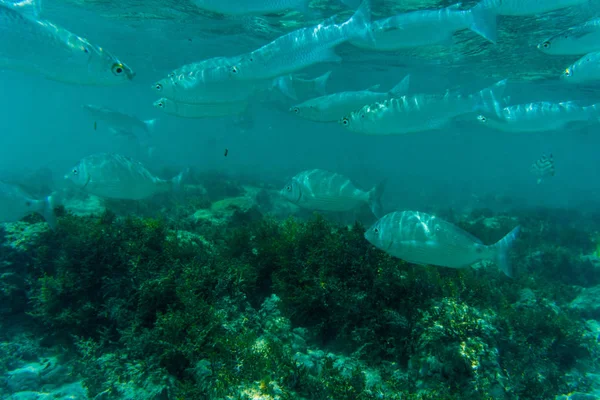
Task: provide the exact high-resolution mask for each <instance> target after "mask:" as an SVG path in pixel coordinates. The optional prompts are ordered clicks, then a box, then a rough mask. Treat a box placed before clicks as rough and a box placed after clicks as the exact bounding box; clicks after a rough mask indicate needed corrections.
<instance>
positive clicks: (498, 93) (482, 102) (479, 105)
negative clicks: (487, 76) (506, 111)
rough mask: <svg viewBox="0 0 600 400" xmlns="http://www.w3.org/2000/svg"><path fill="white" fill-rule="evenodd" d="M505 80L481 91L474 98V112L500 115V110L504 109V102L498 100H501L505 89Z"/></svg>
mask: <svg viewBox="0 0 600 400" xmlns="http://www.w3.org/2000/svg"><path fill="white" fill-rule="evenodd" d="M506 81H507V80H506V79H503V80H501V81H498V82H496V83H495V84H493V85H492V86H490V87H488V88H485V89H483V90H481V91H480V92H479V93H477V94H476V95H475V96H476V97H477V99H476V100H477V101H476V103H475V110H474V111H483V112H488V113H491V112H493V113H495V114H496V115H500V112H501V110H502V108H503V107H504V105H503V104H504V101H503V100H498V99H501V98H502V95H503V94H504V90H505V89H506Z"/></svg>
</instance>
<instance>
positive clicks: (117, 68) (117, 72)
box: [111, 63, 125, 75]
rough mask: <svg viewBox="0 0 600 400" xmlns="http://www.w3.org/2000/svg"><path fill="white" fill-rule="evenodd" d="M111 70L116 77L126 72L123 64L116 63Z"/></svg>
mask: <svg viewBox="0 0 600 400" xmlns="http://www.w3.org/2000/svg"><path fill="white" fill-rule="evenodd" d="M111 70H112V72H113V74H115V75H121V74H122V73H123V72H124V71H125V70H124V69H123V64H121V63H114V64H113V66H112V68H111Z"/></svg>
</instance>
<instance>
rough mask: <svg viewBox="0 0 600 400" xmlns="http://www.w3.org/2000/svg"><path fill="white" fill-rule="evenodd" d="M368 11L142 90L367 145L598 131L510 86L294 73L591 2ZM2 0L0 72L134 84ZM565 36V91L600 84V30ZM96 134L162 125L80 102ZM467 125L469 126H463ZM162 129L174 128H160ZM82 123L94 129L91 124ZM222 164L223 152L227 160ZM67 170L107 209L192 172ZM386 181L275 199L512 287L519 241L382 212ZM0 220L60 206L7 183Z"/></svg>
mask: <svg viewBox="0 0 600 400" xmlns="http://www.w3.org/2000/svg"><path fill="white" fill-rule="evenodd" d="M370 1H371V0H363V1H362V2H360V4H358V3H356V2H354V1H348V0H346V1H342V2H341V3H342V4H343V7H352V8H354V11H353V12H352V13H351V14H350V16H349V17H348V18H345V19H344V18H340V17H339V16H338V15H334V16H331V17H329V18H323V20H322V22H320V23H318V24H316V25H313V26H304V27H301V28H298V29H296V30H293V31H291V32H288V33H286V34H283V35H281V36H280V37H277V38H275V39H274V40H272V41H271V42H268V43H265V44H263V45H262V46H259V47H257V48H255V49H253V50H251V51H248V52H246V53H243V54H237V55H217V56H215V57H212V58H208V59H204V60H197V61H195V62H192V63H189V64H186V65H181V66H179V67H177V68H176V69H174V70H173V71H171V72H170V73H168V74H167V75H166V76H162V77H156V81H154V83H152V84H150V83H149V84H148V89H149V90H151V91H152V92H153V93H154V94H155V95H156V100H155V101H154V102H153V104H152V105H153V106H154V108H155V109H156V110H159V111H160V112H162V113H164V114H168V115H170V116H173V117H178V118H193V119H202V118H227V117H236V116H241V115H248V114H251V113H252V109H251V107H249V105H251V104H252V103H253V102H255V101H260V100H261V99H262V100H265V99H269V100H270V101H274V102H276V103H279V104H280V105H283V106H282V107H283V109H285V110H286V111H287V112H288V114H289V115H291V116H292V117H291V118H296V117H298V118H302V119H305V120H309V121H312V122H314V123H320V124H328V123H329V124H331V123H333V126H336V127H341V128H339V129H346V130H348V131H352V132H355V133H357V134H363V135H404V134H413V133H416V132H422V131H429V130H440V129H444V128H446V127H448V126H450V125H451V124H453V123H454V122H455V121H456V120H457V119H458V118H461V117H463V118H464V117H465V116H466V117H468V118H472V120H473V123H479V124H480V125H481V126H485V127H488V128H490V129H493V130H499V131H504V132H511V133H525V132H544V131H552V130H559V129H564V128H566V127H569V126H572V125H573V126H586V125H590V124H597V123H598V121H599V120H600V103H597V104H581V103H579V102H575V101H571V100H570V99H563V101H560V102H551V101H539V100H537V99H536V100H535V101H532V102H529V103H523V104H512V103H511V102H510V99H509V98H506V97H504V91H505V88H506V85H507V80H506V79H497V80H496V82H495V83H493V84H491V85H489V86H488V87H482V88H480V89H478V90H476V91H473V92H471V93H459V92H453V91H446V92H445V93H438V94H435V93H434V94H431V93H418V92H417V91H415V90H412V88H411V84H410V77H409V76H408V75H407V76H404V77H402V76H399V77H398V79H397V81H396V82H398V83H397V84H396V85H395V86H393V87H391V88H390V87H388V88H385V89H381V88H380V86H379V85H375V86H372V87H369V88H364V89H363V90H347V91H342V92H336V93H329V92H328V90H327V82H328V79H329V77H330V75H331V74H332V73H335V72H334V71H333V72H332V71H328V72H326V73H325V74H323V75H321V76H316V77H310V76H306V75H305V74H304V73H303V72H302V71H303V70H304V69H305V68H307V67H310V66H313V65H316V64H323V63H333V64H339V63H341V62H343V60H342V57H340V56H339V55H338V54H337V53H336V51H335V49H336V47H338V46H339V45H341V44H344V43H346V44H349V45H351V46H354V47H356V48H357V49H360V51H362V52H376V51H396V50H399V49H408V48H416V47H420V46H429V45H441V46H448V47H451V45H452V44H453V36H454V34H455V33H456V32H458V31H463V30H468V31H471V33H472V34H473V36H474V37H475V38H478V39H479V40H481V41H485V42H487V43H490V44H491V45H495V44H496V43H497V42H498V40H499V39H498V34H497V31H498V27H497V24H498V21H502V19H499V16H510V17H511V18H512V17H515V18H518V17H521V16H532V15H543V14H544V13H548V12H552V11H557V10H566V9H569V8H571V7H578V6H580V5H582V4H584V3H586V2H587V1H588V0H481V1H479V2H478V3H477V4H475V5H472V6H471V7H464V6H463V5H462V4H454V5H450V6H448V7H445V8H440V9H423V10H417V11H411V12H406V13H402V14H398V15H392V16H386V17H384V18H381V19H377V20H372V12H371V2H370ZM28 3H31V4H32V6H31V7H26V6H27V4H25V5H24V4H22V3H6V4H5V3H3V2H0V33H1V34H2V36H0V38H1V40H0V68H2V69H12V70H18V71H22V72H25V73H29V74H37V75H41V76H43V77H46V78H47V79H50V80H53V81H58V82H62V83H65V84H72V85H73V84H74V85H95V86H109V85H118V84H125V83H127V82H129V81H131V80H132V79H134V77H135V75H136V74H135V72H134V71H133V70H132V69H131V68H130V67H129V66H128V65H127V64H126V63H125V62H124V61H121V60H120V59H119V58H117V57H116V56H115V55H113V54H112V53H110V52H109V51H108V50H106V49H104V48H103V47H101V46H100V45H99V44H93V43H91V42H90V41H89V40H88V39H86V38H83V37H81V36H78V35H77V34H75V33H72V32H70V31H68V30H66V29H64V28H62V27H61V26H59V25H57V24H55V23H53V22H51V21H47V20H45V19H43V18H41V17H40V10H39V5H38V4H36V3H35V2H28ZM192 3H193V4H194V5H195V6H196V7H198V8H200V9H203V10H205V11H209V12H211V13H216V14H222V15H225V16H240V15H241V16H244V15H266V14H270V13H277V12H282V11H295V12H298V13H301V14H306V15H311V16H314V15H315V13H314V10H312V9H311V5H310V2H309V1H308V0H246V1H239V0H236V1H218V0H193V1H192ZM564 28H565V29H564V30H563V31H562V32H560V33H557V34H555V35H553V36H552V37H549V38H547V39H545V40H544V41H542V42H541V43H539V44H537V49H538V50H539V51H540V52H542V53H545V54H547V55H548V56H556V55H560V56H573V61H572V63H571V64H570V65H565V69H564V72H563V73H562V75H561V76H560V77H558V76H557V78H560V79H561V81H562V82H564V83H565V84H567V83H569V84H571V83H572V84H579V85H581V84H594V83H598V82H600V19H590V20H589V21H587V22H585V23H583V24H581V25H578V26H572V27H564ZM82 109H83V110H85V112H86V113H87V115H88V117H90V118H91V121H93V129H94V130H97V129H98V127H100V130H103V129H104V127H106V129H107V130H108V131H109V132H111V133H112V134H114V135H116V136H119V137H125V138H128V139H129V140H136V141H140V142H141V143H142V144H143V145H144V146H146V147H147V148H148V153H149V154H150V153H151V151H152V150H153V149H152V148H151V146H150V145H147V144H144V143H146V142H148V141H149V140H150V139H151V137H152V134H153V132H154V130H155V129H156V125H157V124H156V122H157V119H155V118H152V119H146V120H143V119H140V118H138V117H136V116H132V115H128V114H126V113H123V112H121V111H119V110H113V109H111V108H108V107H105V106H103V105H96V104H82ZM471 116H472V117H471ZM167 118H168V117H167ZM91 121H90V122H91ZM225 155H227V150H226V151H225ZM74 164H75V165H74V166H73V167H72V169H71V170H70V171H67V172H66V174H65V176H64V178H65V181H68V182H70V183H71V185H72V186H73V187H75V188H77V189H78V190H81V191H84V192H87V193H90V194H94V195H96V196H100V197H103V198H116V199H130V200H140V199H144V198H148V197H150V196H152V195H154V194H156V193H159V192H164V191H175V192H179V190H180V188H181V186H182V185H183V184H185V181H186V177H187V175H188V171H187V170H184V171H182V172H181V173H180V174H179V175H177V176H175V177H174V178H171V179H162V178H159V177H157V176H155V175H154V174H153V173H151V172H150V171H149V170H148V169H147V168H146V166H144V165H143V164H142V163H141V162H139V161H135V160H132V159H131V158H129V157H125V156H122V155H119V154H112V153H102V152H98V153H95V154H90V155H88V156H86V157H84V158H82V159H81V160H79V161H78V162H77V163H75V162H74ZM530 171H531V172H532V173H533V174H534V175H536V176H537V177H538V183H540V182H541V181H542V178H545V177H548V176H554V174H555V170H554V160H553V158H552V155H550V156H549V157H548V156H545V155H544V156H543V157H542V158H540V159H539V160H537V161H536V162H535V163H534V164H533V165H532V166H531V168H530ZM384 187H385V185H384V182H383V181H382V182H379V183H378V184H376V185H374V186H373V188H372V189H370V190H363V189H361V188H359V187H358V186H357V185H355V184H354V183H353V182H352V181H351V179H350V178H349V177H346V176H344V175H342V174H339V173H336V172H333V171H326V170H322V169H312V170H306V171H300V172H298V173H297V174H296V175H295V176H294V177H292V178H291V179H290V180H289V182H288V183H287V184H286V185H285V186H284V187H283V188H282V189H281V191H280V194H281V196H282V198H284V199H286V200H287V201H289V202H291V203H294V204H296V205H297V206H299V207H301V208H304V209H308V210H321V211H333V212H345V211H351V210H355V209H357V208H359V207H362V206H363V205H366V206H367V207H369V208H370V210H371V212H372V213H373V215H374V216H375V217H376V218H379V220H378V221H377V222H376V223H375V224H374V225H373V226H372V227H371V228H370V229H368V231H367V232H366V233H365V238H366V240H368V241H369V242H370V243H372V244H373V245H374V246H375V247H377V248H379V249H381V250H383V251H385V252H387V253H389V254H390V255H392V256H395V257H398V258H401V259H404V260H406V261H409V262H412V263H416V264H430V265H437V266H445V267H450V268H463V267H468V266H470V265H472V264H474V263H476V262H479V261H481V260H487V259H489V260H493V261H494V262H495V263H496V264H497V265H498V267H499V268H500V270H501V271H503V272H504V273H505V274H506V275H507V276H512V275H513V272H512V268H511V266H510V262H509V258H510V257H509V255H508V250H509V249H510V248H511V246H512V244H513V243H514V241H515V239H516V238H517V235H518V232H519V227H518V226H517V227H515V228H514V229H513V230H512V231H510V232H509V233H507V234H506V236H504V238H502V239H501V240H500V241H498V242H497V243H495V244H490V245H484V244H483V243H482V242H481V241H480V240H479V239H477V238H475V237H473V236H472V235H470V234H469V233H467V232H465V231H463V230H462V229H460V228H458V227H456V226H454V225H452V224H451V223H449V222H446V221H443V220H441V219H439V218H437V217H436V216H433V215H429V214H425V213H423V212H419V211H392V212H390V213H388V214H386V213H385V212H384V211H383V207H382V204H381V197H382V194H383V190H384ZM0 203H2V205H3V207H2V212H1V213H0V221H1V222H6V221H15V220H18V219H20V218H22V217H23V216H24V215H27V214H28V213H30V212H37V213H39V214H41V215H43V216H44V218H46V220H47V221H48V223H49V224H50V225H51V226H52V227H53V226H54V224H55V219H54V217H53V215H52V207H54V206H55V205H57V204H59V203H60V196H59V195H58V194H57V193H52V194H50V195H49V196H47V197H46V198H41V199H35V198H32V197H31V196H30V195H29V194H27V192H26V190H24V189H23V188H22V187H20V186H19V185H18V184H15V183H8V182H0Z"/></svg>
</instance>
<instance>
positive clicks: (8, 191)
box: [0, 181, 58, 229]
mask: <svg viewBox="0 0 600 400" xmlns="http://www.w3.org/2000/svg"><path fill="white" fill-rule="evenodd" d="M57 204H58V202H56V201H55V197H54V196H53V195H50V196H48V197H46V198H44V199H41V200H37V199H33V198H31V197H30V196H29V195H28V194H27V193H25V191H24V190H23V189H21V188H20V187H19V186H18V185H13V184H9V183H5V182H1V181H0V222H15V221H18V220H20V219H21V218H23V217H25V216H27V215H29V214H31V213H38V214H40V215H41V216H42V217H44V219H45V220H46V222H47V223H48V225H50V227H51V228H52V229H54V227H55V226H56V217H55V216H54V207H56V205H57Z"/></svg>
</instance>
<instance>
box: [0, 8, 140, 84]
mask: <svg viewBox="0 0 600 400" xmlns="http://www.w3.org/2000/svg"><path fill="white" fill-rule="evenodd" d="M0 37H2V40H1V41H0V68H6V69H12V70H17V71H22V72H27V73H34V74H41V75H43V76H45V77H46V78H48V79H50V80H55V81H59V82H65V83H73V84H79V85H107V86H108V85H115V84H121V83H124V82H127V81H130V80H131V79H133V76H134V75H135V74H134V72H133V71H132V70H131V68H129V67H128V66H127V65H125V64H124V63H123V62H121V61H120V60H119V59H118V58H116V57H115V56H113V55H112V54H110V53H109V52H108V51H106V50H105V49H103V48H102V47H99V46H96V45H93V44H91V43H90V42H89V41H88V40H86V39H84V38H82V37H79V36H77V35H75V34H74V33H71V32H69V31H67V30H66V29H64V28H62V27H60V26H58V25H55V24H53V23H51V22H48V21H44V20H40V19H38V18H36V17H33V16H29V15H26V14H25V13H20V12H18V11H16V10H14V9H12V8H10V7H7V6H4V5H2V4H0Z"/></svg>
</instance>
